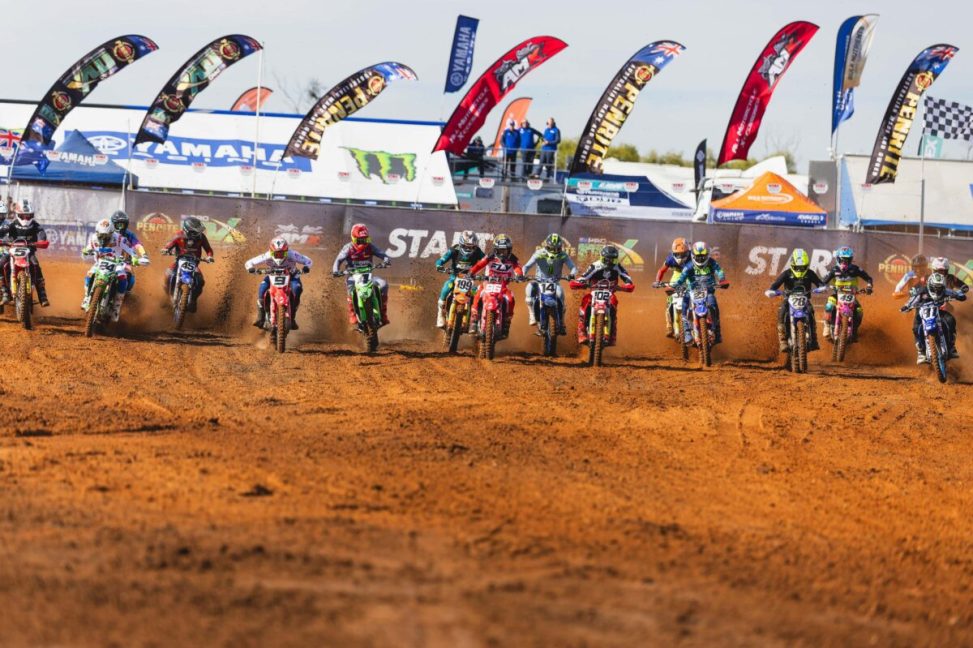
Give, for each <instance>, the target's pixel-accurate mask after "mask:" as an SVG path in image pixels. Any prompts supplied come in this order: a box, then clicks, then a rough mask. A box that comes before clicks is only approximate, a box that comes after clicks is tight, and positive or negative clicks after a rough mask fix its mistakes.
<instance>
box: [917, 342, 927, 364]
mask: <svg viewBox="0 0 973 648" xmlns="http://www.w3.org/2000/svg"><path fill="white" fill-rule="evenodd" d="M916 364H917V365H921V364H929V358H927V357H926V345H925V343H923V342H916Z"/></svg>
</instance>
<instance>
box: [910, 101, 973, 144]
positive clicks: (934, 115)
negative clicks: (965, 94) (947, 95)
mask: <svg viewBox="0 0 973 648" xmlns="http://www.w3.org/2000/svg"><path fill="white" fill-rule="evenodd" d="M923 101H924V103H923V105H924V106H925V109H926V111H925V126H924V128H923V130H922V132H923V134H924V135H932V136H933V137H942V138H943V139H957V140H968V141H969V140H973V108H971V107H969V106H964V105H963V104H961V103H956V102H955V101H946V100H945V99H936V98H935V97H930V96H928V95H926V97H925V98H924V100H923Z"/></svg>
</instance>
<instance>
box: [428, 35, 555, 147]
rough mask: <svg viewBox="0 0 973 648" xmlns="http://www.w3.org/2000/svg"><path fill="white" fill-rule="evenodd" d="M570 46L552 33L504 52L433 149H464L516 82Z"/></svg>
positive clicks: (463, 104)
mask: <svg viewBox="0 0 973 648" xmlns="http://www.w3.org/2000/svg"><path fill="white" fill-rule="evenodd" d="M567 46H568V45H567V43H565V42H564V41H562V40H560V39H559V38H554V37H553V36H535V37H534V38H530V39H528V40H525V41H524V42H523V43H521V44H520V45H517V46H516V47H514V48H513V49H512V50H510V51H509V52H507V53H506V54H504V55H503V56H501V57H500V58H499V59H498V60H497V61H496V62H495V63H494V64H493V65H491V66H490V67H489V68H488V69H487V71H486V72H484V73H483V75H482V76H481V77H480V78H479V79H477V80H476V82H475V83H473V86H472V87H471V88H470V91H469V92H467V93H466V96H465V97H463V100H462V101H460V102H459V105H458V106H456V110H454V111H453V114H452V115H451V116H450V118H449V121H447V122H446V126H445V128H443V134H442V135H440V136H439V141H438V142H436V146H435V148H433V152H436V151H449V152H450V153H456V154H457V155H458V154H461V153H463V151H464V150H465V149H466V145H467V144H469V143H470V139H472V138H473V134H474V133H476V131H478V130H480V128H481V127H482V126H483V122H485V121H486V118H487V114H489V112H490V111H491V110H492V109H493V108H494V107H495V106H496V105H497V104H498V103H499V102H500V100H501V99H503V98H504V97H505V96H507V94H508V93H510V91H511V90H513V89H514V86H516V85H517V82H518V81H520V80H521V79H522V78H523V77H524V75H525V74H527V73H528V72H530V71H531V70H533V69H534V68H536V67H537V66H539V65H540V64H541V63H543V62H544V61H546V60H547V59H549V58H551V57H552V56H554V55H555V54H557V53H558V52H560V51H561V50H563V49H564V48H565V47H567Z"/></svg>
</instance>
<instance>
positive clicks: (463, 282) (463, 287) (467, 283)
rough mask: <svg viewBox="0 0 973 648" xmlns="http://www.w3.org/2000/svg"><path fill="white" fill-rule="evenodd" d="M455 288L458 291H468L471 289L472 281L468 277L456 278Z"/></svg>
mask: <svg viewBox="0 0 973 648" xmlns="http://www.w3.org/2000/svg"><path fill="white" fill-rule="evenodd" d="M456 290H458V291H459V292H470V291H471V290H473V282H472V281H471V280H469V279H457V280H456Z"/></svg>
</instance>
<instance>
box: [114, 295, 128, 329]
mask: <svg viewBox="0 0 973 648" xmlns="http://www.w3.org/2000/svg"><path fill="white" fill-rule="evenodd" d="M123 301H125V293H120V294H118V295H115V302H114V303H113V304H112V308H111V321H113V322H117V321H118V320H119V318H121V316H122V302H123Z"/></svg>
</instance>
